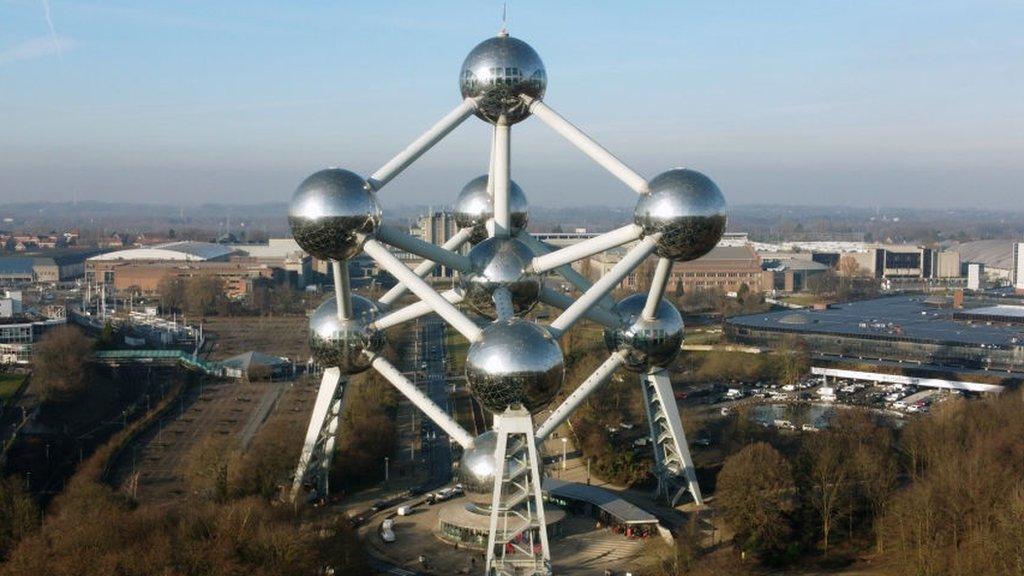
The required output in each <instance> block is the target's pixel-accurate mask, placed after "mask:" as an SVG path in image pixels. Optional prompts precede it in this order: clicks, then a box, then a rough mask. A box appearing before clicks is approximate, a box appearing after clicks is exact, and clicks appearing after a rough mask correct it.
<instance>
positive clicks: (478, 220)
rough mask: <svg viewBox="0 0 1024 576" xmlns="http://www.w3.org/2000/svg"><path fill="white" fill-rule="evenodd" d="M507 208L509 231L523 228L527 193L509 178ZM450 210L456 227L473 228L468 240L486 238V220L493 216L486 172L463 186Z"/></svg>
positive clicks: (492, 202) (492, 203)
mask: <svg viewBox="0 0 1024 576" xmlns="http://www.w3.org/2000/svg"><path fill="white" fill-rule="evenodd" d="M508 211H509V221H510V223H511V224H512V234H516V233H518V232H519V231H520V230H522V229H524V228H526V222H527V218H528V216H527V203H526V195H525V194H523V189H522V188H520V187H519V185H518V184H516V183H515V182H514V181H509V190H508ZM453 212H454V213H455V222H456V224H458V225H459V228H468V227H472V228H473V235H472V236H470V238H469V241H470V242H472V243H474V244H476V243H478V242H480V241H482V240H483V239H484V238H487V221H488V220H490V219H491V218H493V217H494V201H493V199H492V198H491V195H490V194H489V193H488V192H487V174H484V175H483V176H477V177H476V178H473V179H472V180H470V181H469V183H468V184H466V185H465V186H463V187H462V192H459V197H458V198H456V200H455V208H454V209H453Z"/></svg>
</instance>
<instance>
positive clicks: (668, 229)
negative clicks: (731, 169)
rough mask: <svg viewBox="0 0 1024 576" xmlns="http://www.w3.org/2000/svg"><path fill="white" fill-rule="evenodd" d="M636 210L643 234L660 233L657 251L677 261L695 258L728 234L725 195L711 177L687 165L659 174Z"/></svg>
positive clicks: (636, 217)
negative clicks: (726, 231) (686, 166)
mask: <svg viewBox="0 0 1024 576" xmlns="http://www.w3.org/2000/svg"><path fill="white" fill-rule="evenodd" d="M648 186H649V188H650V192H649V193H647V194H644V195H643V196H641V197H640V201H639V202H637V205H636V209H635V210H634V213H633V218H634V221H635V222H636V224H637V225H638V226H641V227H642V228H643V229H644V234H645V235H649V234H654V233H657V232H660V233H661V235H662V236H661V239H660V240H659V241H658V247H657V249H656V250H655V252H656V253H657V254H658V256H661V257H663V258H668V259H670V260H673V261H675V262H687V261H690V260H696V259H697V258H700V257H701V256H703V255H705V254H707V253H708V252H710V251H711V249H712V248H714V247H715V246H716V245H717V244H718V241H719V240H721V239H722V234H724V233H725V197H723V196H722V192H721V190H719V189H718V186H716V185H715V183H714V182H712V181H711V179H710V178H708V177H707V176H705V175H703V174H701V173H700V172H697V171H696V170H687V169H685V168H675V169H672V170H669V171H668V172H664V173H662V174H659V175H658V176H656V177H655V178H654V179H653V180H651V181H650V183H649V184H648Z"/></svg>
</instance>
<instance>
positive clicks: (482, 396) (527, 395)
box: [466, 319, 565, 413]
mask: <svg viewBox="0 0 1024 576" xmlns="http://www.w3.org/2000/svg"><path fill="white" fill-rule="evenodd" d="M564 377H565V365H564V361H563V358H562V350H561V348H559V347H558V342H556V341H555V339H554V338H552V337H551V335H550V334H549V333H548V332H547V330H545V329H544V328H542V327H540V326H538V325H537V324H534V323H533V322H529V321H527V320H520V319H512V320H499V321H496V322H494V323H493V324H491V325H489V326H487V327H486V328H484V330H483V335H482V336H481V338H480V340H477V341H476V342H474V343H473V344H471V345H470V347H469V352H468V353H467V354H466V381H467V383H468V384H469V391H470V392H471V393H472V394H473V397H474V398H476V399H477V401H478V402H480V404H481V405H482V406H483V407H484V408H486V409H488V410H490V411H491V412H497V413H501V412H504V411H505V409H506V408H508V407H515V406H523V407H524V408H526V409H527V410H529V411H530V412H535V411H537V410H539V409H541V408H543V407H544V406H545V405H546V404H547V403H548V402H550V401H551V399H552V398H553V397H554V396H555V394H557V393H558V389H559V388H560V387H561V386H562V380H563V379H564Z"/></svg>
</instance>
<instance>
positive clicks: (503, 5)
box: [498, 2, 508, 36]
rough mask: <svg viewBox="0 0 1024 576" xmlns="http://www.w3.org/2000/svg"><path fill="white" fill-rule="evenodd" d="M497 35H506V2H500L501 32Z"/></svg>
mask: <svg viewBox="0 0 1024 576" xmlns="http://www.w3.org/2000/svg"><path fill="white" fill-rule="evenodd" d="M498 36H508V2H502V3H501V32H498Z"/></svg>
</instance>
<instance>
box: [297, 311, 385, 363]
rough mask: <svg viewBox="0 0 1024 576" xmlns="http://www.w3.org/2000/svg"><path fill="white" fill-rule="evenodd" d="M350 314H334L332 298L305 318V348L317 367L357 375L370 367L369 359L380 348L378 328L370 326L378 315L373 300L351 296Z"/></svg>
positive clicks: (381, 345) (382, 337) (380, 332)
mask: <svg viewBox="0 0 1024 576" xmlns="http://www.w3.org/2000/svg"><path fill="white" fill-rule="evenodd" d="M351 298H352V317H351V318H348V319H345V320H342V319H341V318H339V317H338V302H337V299H336V298H335V297H333V296H332V297H331V298H328V299H327V300H324V301H323V303H322V304H320V306H318V307H317V309H316V310H315V311H314V312H313V316H312V317H310V319H309V349H310V351H311V352H312V354H313V358H314V359H315V360H316V362H317V363H318V364H320V365H321V366H337V367H338V369H339V370H341V372H342V373H343V374H357V373H359V372H362V371H364V370H366V369H367V368H369V367H370V362H371V361H372V358H371V356H370V355H367V354H365V353H366V352H369V353H371V354H373V355H376V354H377V353H379V352H380V351H381V349H383V348H384V343H385V338H384V332H383V331H382V330H377V329H375V328H372V327H370V323H371V322H373V320H375V319H376V318H377V316H378V315H379V314H380V310H379V308H378V307H377V305H376V304H375V303H373V302H372V301H371V300H367V299H366V298H363V297H362V296H358V295H355V294H353V295H351Z"/></svg>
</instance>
